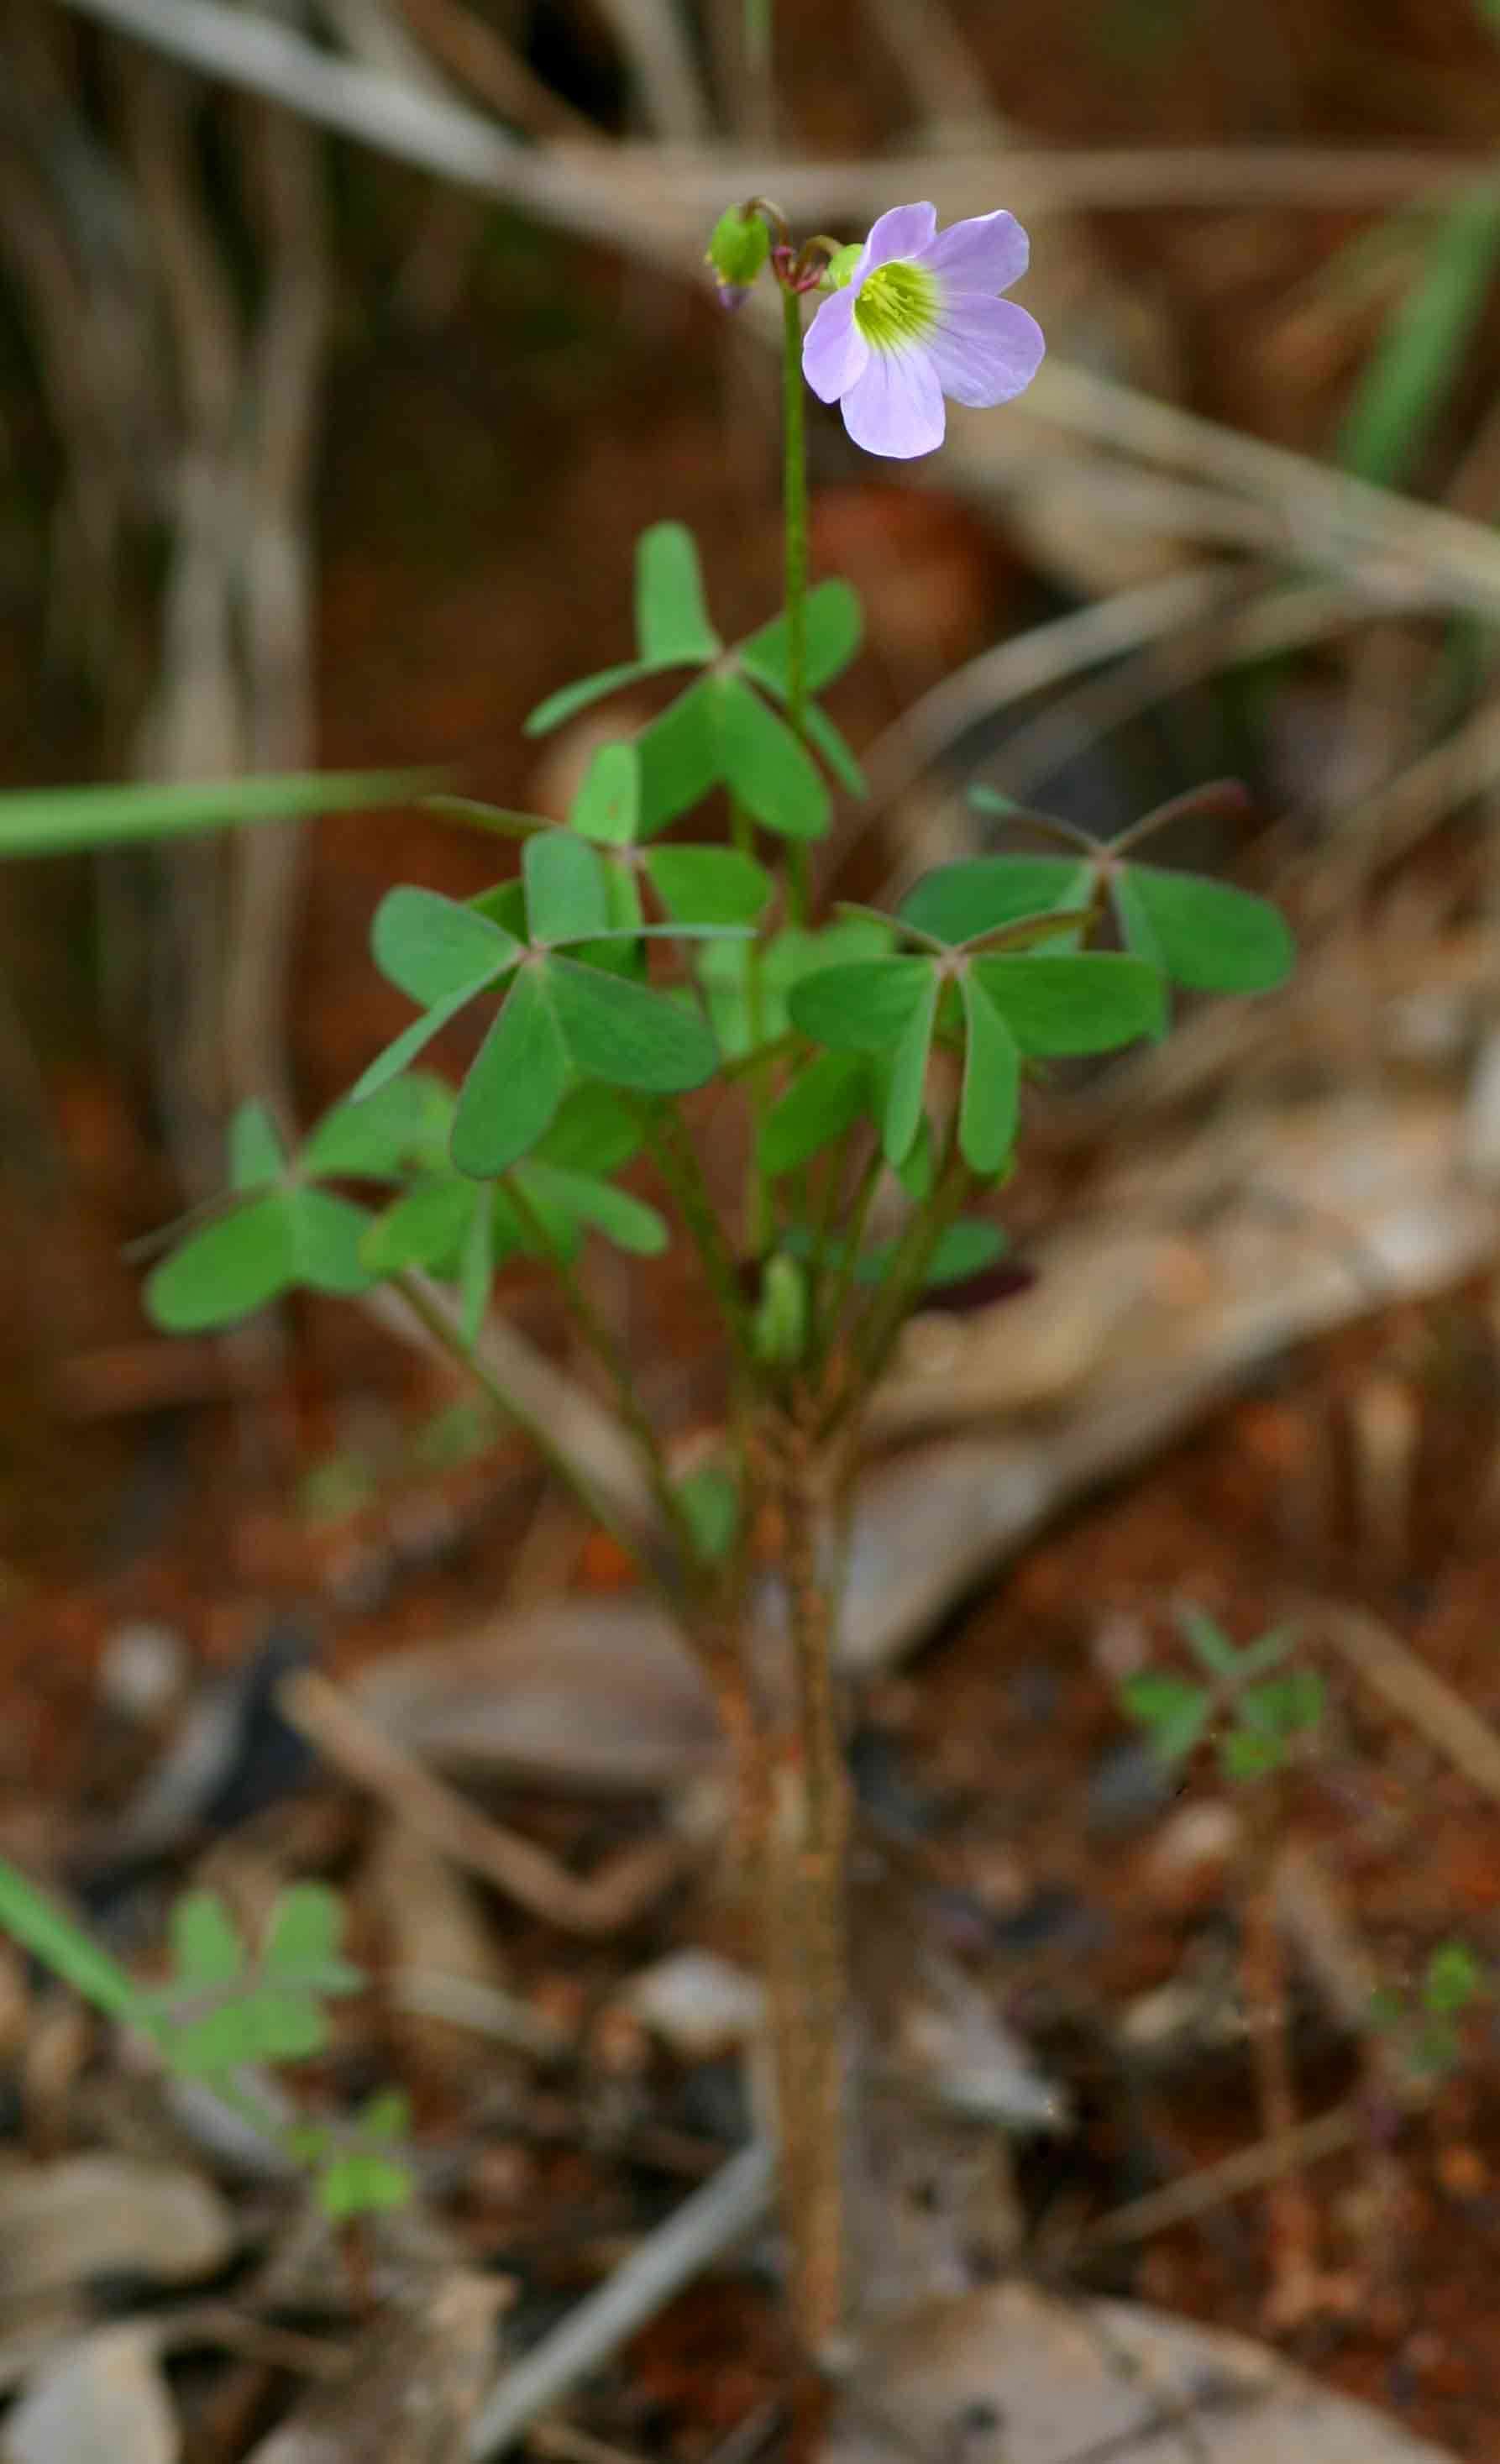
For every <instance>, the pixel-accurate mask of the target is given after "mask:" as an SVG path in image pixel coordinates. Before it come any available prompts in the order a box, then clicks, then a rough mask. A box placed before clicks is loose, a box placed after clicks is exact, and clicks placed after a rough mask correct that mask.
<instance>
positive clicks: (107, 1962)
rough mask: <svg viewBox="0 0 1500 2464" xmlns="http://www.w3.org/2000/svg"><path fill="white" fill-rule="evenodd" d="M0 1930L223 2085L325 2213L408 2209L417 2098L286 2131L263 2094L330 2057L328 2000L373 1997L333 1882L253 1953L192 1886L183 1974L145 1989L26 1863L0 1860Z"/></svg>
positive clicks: (170, 2064) (294, 1909) (198, 2076)
mask: <svg viewBox="0 0 1500 2464" xmlns="http://www.w3.org/2000/svg"><path fill="white" fill-rule="evenodd" d="M0 1925H4V1927H5V1929H6V1931H7V1932H9V1933H10V1934H11V1935H13V1936H14V1938H15V1940H16V1941H17V1942H19V1943H21V1944H22V1945H23V1946H24V1947H25V1948H26V1949H27V1950H29V1951H30V1952H31V1953H32V1955H33V1957H34V1958H36V1959H39V1960H40V1961H41V1962H42V1964H43V1966H44V1967H47V1968H49V1969H52V1971H53V1973H54V1974H55V1975H56V1976H60V1977H61V1978H62V1979H63V1980H64V1982H65V1983H67V1984H69V1985H71V1986H73V1987H74V1988H75V1990H76V1991H77V1992H79V1993H81V1994H82V1995H83V1996H84V1998H85V2000H87V2001H89V2002H92V2003H93V2004H94V2006H95V2008H96V2009H97V2010H100V2011H102V2012H104V2013H105V2014H106V2016H108V2017H109V2018H112V2019H118V2020H120V2021H121V2022H122V2023H123V2024H125V2025H126V2026H128V2027H133V2028H137V2029H139V2030H140V2031H141V2033H142V2035H144V2036H147V2037H149V2038H150V2040H151V2042H152V2043H153V2044H154V2045H155V2046H156V2049H157V2051H158V2053H159V2054H160V2056H161V2057H162V2060H163V2062H164V2063H165V2067H166V2068H167V2069H168V2070H169V2071H172V2072H175V2074H176V2075H177V2077H178V2078H179V2079H194V2080H198V2081H200V2082H202V2083H203V2084H204V2085H206V2086H208V2087H210V2088H211V2089H212V2090H213V2091H214V2093H215V2094H217V2095H218V2096H220V2097H222V2098H223V2100H224V2101H225V2102H226V2103H228V2104H231V2105H232V2106H233V2107H234V2108H235V2110H236V2111H237V2112H240V2113H242V2114H243V2115H244V2117H245V2119H246V2120H247V2121H248V2122H250V2123H253V2124H254V2127H255V2128H256V2129H258V2130H261V2131H262V2132H264V2134H265V2135H266V2136H267V2137H268V2138H272V2139H275V2140H276V2142H277V2143H278V2144H279V2145H281V2146H282V2147H283V2148H284V2149H285V2150H286V2152H287V2153H288V2154H289V2155H291V2156H293V2157H294V2158H296V2159H297V2161H298V2163H301V2164H305V2165H307V2166H308V2167H310V2168H311V2170H312V2174H313V2178H314V2181H315V2183H316V2185H317V2189H318V2196H319V2200H320V2204H321V2206H322V2208H323V2211H324V2212H325V2213H326V2214H327V2215H329V2216H330V2217H332V2218H334V2219H335V2220H336V2221H341V2222H342V2221H346V2220H347V2219H348V2218H349V2217H351V2216H355V2215H360V2214H364V2213H369V2212H371V2211H375V2210H380V2209H386V2208H392V2207H400V2206H404V2205H405V2203H406V2201H407V2200H408V2198H409V2196H410V2190H411V2184H410V2177H409V2175H408V2171H407V2168H406V2166H405V2164H404V2162H403V2161H402V2158H401V2156H400V2153H399V2150H398V2147H397V2145H396V2144H395V2143H397V2142H398V2141H399V2140H400V2138H401V2137H402V2135H403V2134H404V2132H405V2130H406V2127H407V2111H406V2103H405V2100H404V2099H402V2098H401V2097H399V2096H394V2095H386V2096H377V2097H376V2098H374V2099H373V2100H372V2101H370V2102H369V2103H368V2104H367V2105H366V2106H365V2107H364V2110H363V2112H362V2113H361V2114H360V2115H359V2116H358V2118H357V2119H356V2121H355V2122H354V2123H351V2124H343V2123H307V2124H304V2123H294V2124H293V2125H292V2126H291V2128H290V2129H288V2128H286V2127H284V2126H283V2125H282V2124H281V2123H279V2122H278V2120H277V2118H276V2116H275V2115H274V2114H273V2113H271V2112H270V2111H269V2109H268V2108H267V2107H266V2105H265V2103H264V2101H263V2100H262V2098H261V2097H260V2096H259V2095H257V2093H256V2091H255V2086H254V2071H255V2069H256V2067H257V2066H259V2065H262V2064H266V2063H270V2062H296V2061H305V2060H307V2059H308V2058H309V2057H311V2056H313V2055H316V2054H320V2053H322V2052H323V2051H324V2050H325V2048H326V2047H327V2044H328V2042H329V2036H330V2029H329V2024H328V2014H327V2012H326V2010H325V2008H324V2005H325V2004H326V2003H328V2002H330V2001H333V2000H336V1999H337V1998H338V1997H340V1996H341V1995H343V1994H349V1993H358V1992H360V1991H363V1989H364V1975H363V1973H362V1972H361V1970H360V1969H357V1968H354V1967H351V1966H350V1964H349V1962H348V1961H347V1960H346V1959H344V1958H343V1956H342V1951H341V1948H340V1944H341V1939H342V1932H343V1906H342V1902H341V1900H340V1898H339V1895H338V1893H337V1892H336V1891H332V1890H330V1889H329V1888H328V1886H327V1884H326V1883H324V1882H294V1883H292V1884H291V1885H290V1887H289V1888H288V1889H286V1890H284V1891H283V1892H282V1893H281V1894H280V1896H279V1898H278V1899H277V1900H276V1904H275V1905H274V1907H273V1908H272V1911H271V1915H270V1919H269V1921H268V1923H267V1925H266V1929H265V1935H264V1939H263V1940H262V1942H261V1943H260V1946H259V1947H258V1949H252V1947H251V1946H250V1945H249V1944H248V1943H247V1942H246V1940H245V1937H244V1935H243V1933H242V1932H241V1930H240V1927H239V1925H238V1924H237V1923H236V1921H235V1918H234V1916H233V1914H232V1910H231V1909H230V1908H229V1907H228V1906H227V1905H226V1903H225V1902H224V1901H223V1900H222V1899H221V1898H220V1897H219V1895H218V1893H217V1892H216V1891H188V1892H187V1893H185V1894H184V1896H183V1897H182V1898H181V1899H180V1900H179V1901H178V1902H177V1903H176V1905H175V1906H174V1908H173V1910H172V1913H171V1920H170V1941H171V1953H172V1970H171V1974H170V1976H169V1977H168V1979H167V1981H166V1983H165V1985H159V1986H143V1985H140V1984H138V1983H137V1981H136V1979H135V1978H134V1977H133V1976H132V1975H131V1974H130V1972H129V1970H128V1969H124V1968H122V1967H121V1965H120V1964H119V1962H118V1961H117V1960H115V1959H114V1958H112V1957H111V1955H110V1953H109V1952H108V1951H106V1950H104V1949H102V1948H101V1947H100V1946H99V1944H98V1943H96V1942H95V1941H94V1939H93V1937H92V1935H90V1934H89V1933H88V1932H86V1931H85V1929H84V1927H83V1926H81V1925H78V1924H77V1923H76V1921H75V1920H74V1918H73V1917H72V1916H70V1915H69V1914H68V1913H67V1912H66V1911H65V1910H64V1909H62V1908H60V1907H58V1906H57V1905H56V1904H55V1902H54V1901H52V1900H50V1899H48V1898H47V1896H46V1894H45V1893H44V1892H42V1891H40V1890H38V1889H37V1888H36V1885H35V1884H34V1883H33V1882H31V1881H28V1879H27V1877H26V1876H25V1875H24V1874H22V1873H21V1872H20V1871H19V1870H18V1869H17V1868H16V1867H15V1866H13V1865H10V1864H7V1863H6V1862H5V1860H4V1859H0Z"/></svg>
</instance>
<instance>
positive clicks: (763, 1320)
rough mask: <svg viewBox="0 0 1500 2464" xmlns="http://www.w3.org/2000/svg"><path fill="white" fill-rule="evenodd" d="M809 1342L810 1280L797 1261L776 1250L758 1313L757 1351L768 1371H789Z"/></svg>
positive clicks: (768, 1263)
mask: <svg viewBox="0 0 1500 2464" xmlns="http://www.w3.org/2000/svg"><path fill="white" fill-rule="evenodd" d="M806 1341H807V1279H806V1277H805V1275H804V1273H803V1270H802V1268H801V1267H800V1266H799V1265H798V1264H797V1261H796V1259H795V1258H788V1257H787V1255H786V1253H785V1251H784V1250H783V1249H777V1250H773V1252H772V1254H771V1256H770V1257H769V1258H767V1260H766V1262H765V1272H764V1274H763V1276H762V1278H761V1303H760V1307H759V1308H758V1309H757V1310H756V1313H755V1348H756V1353H757V1355H758V1357H759V1358H760V1359H761V1360H763V1361H764V1363H765V1365H766V1367H767V1368H768V1369H789V1368H790V1367H791V1366H792V1364H793V1362H794V1361H798V1360H800V1359H801V1358H802V1355H803V1351H804V1348H805V1344H806Z"/></svg>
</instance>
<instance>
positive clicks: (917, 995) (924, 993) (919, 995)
mask: <svg viewBox="0 0 1500 2464" xmlns="http://www.w3.org/2000/svg"><path fill="white" fill-rule="evenodd" d="M936 982H937V969H936V966H935V963H934V961H933V960H932V959H931V958H916V957H893V958H855V959H851V960H848V961H846V962H845V963H844V964H843V965H842V966H831V967H820V968H819V969H818V971H817V973H816V974H814V975H809V976H805V977H804V978H803V979H802V980H801V982H800V983H796V984H794V985H793V986H792V989H791V992H790V994H789V996H788V999H787V1008H788V1010H789V1012H790V1015H791V1020H792V1023H793V1025H794V1026H797V1027H800V1028H801V1030H802V1032H803V1034H804V1035H810V1036H811V1037H812V1038H813V1040H814V1042H815V1043H818V1044H832V1045H841V1046H842V1047H843V1048H844V1049H846V1050H848V1051H851V1052H883V1051H885V1050H887V1049H888V1047H890V1046H891V1045H896V1044H898V1043H899V1042H900V1039H901V1037H902V1035H903V1034H904V1033H905V1031H906V1029H907V1027H908V1026H909V1025H910V1024H911V1022H912V1020H913V1018H914V1016H915V1013H916V1012H917V1011H918V1010H919V1009H920V1008H921V1007H922V1005H923V1003H924V1001H926V1000H927V999H928V997H929V993H930V990H931V989H932V988H933V987H935V986H936Z"/></svg>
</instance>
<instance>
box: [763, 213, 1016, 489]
mask: <svg viewBox="0 0 1500 2464" xmlns="http://www.w3.org/2000/svg"><path fill="white" fill-rule="evenodd" d="M1029 253H1030V250H1029V244H1028V242H1027V239H1026V232H1025V231H1023V230H1022V228H1021V225H1020V224H1019V223H1018V222H1017V220H1016V218H1015V216H1014V214H1007V213H993V214H979V215H977V216H975V218H974V219H973V220H972V221H969V222H961V223H950V224H949V226H948V229H947V230H946V231H938V229H937V209H936V208H935V207H933V206H893V207H892V209H891V210H890V212H889V213H884V214H882V215H881V217H880V219H879V221H878V222H877V223H876V224H875V226H874V229H873V230H872V231H871V234H870V237H869V238H868V239H867V240H866V242H865V245H864V247H863V248H862V249H861V250H860V251H859V253H858V254H857V256H856V257H855V258H854V261H853V264H852V265H851V266H850V268H849V278H848V281H847V282H845V283H844V284H843V285H842V286H841V287H840V288H839V289H838V290H835V291H834V292H833V293H832V294H831V296H830V297H828V298H827V299H825V300H824V302H823V305H822V306H821V307H820V309H819V310H818V313H817V315H816V317H814V319H813V320H812V323H811V324H810V325H809V326H808V328H807V334H806V339H805V341H804V343H803V354H802V364H803V373H804V375H805V377H806V380H807V383H808V384H809V385H811V387H812V389H813V392H814V393H815V394H816V395H817V396H818V397H819V400H820V401H822V402H836V403H837V404H838V405H839V407H840V408H841V409H842V411H843V413H844V425H845V427H846V428H847V429H849V434H850V436H851V437H852V438H853V440H854V442H855V444H856V445H862V446H863V447H864V449H865V451H866V452H867V453H889V454H893V455H895V456H897V457H899V458H900V459H902V460H908V459H910V457H911V456H912V455H913V454H916V453H931V452H932V451H934V450H935V449H936V448H937V446H939V445H940V444H941V443H942V439H943V429H944V425H945V422H946V416H947V414H946V413H945V411H944V409H943V400H942V398H943V395H944V394H950V395H951V396H952V398H953V400H954V401H955V402H962V403H969V404H972V405H974V406H976V407H980V408H987V407H990V406H991V405H993V404H995V403H1000V402H1009V401H1010V400H1011V399H1012V398H1013V396H1015V395H1016V394H1018V393H1021V392H1023V391H1024V390H1025V388H1026V386H1027V385H1029V384H1030V382H1031V380H1032V378H1033V377H1034V376H1035V374H1036V372H1037V369H1038V367H1039V365H1040V364H1041V359H1042V353H1043V350H1044V348H1045V347H1046V346H1045V344H1044V342H1043V340H1042V329H1041V327H1040V326H1039V325H1038V323H1037V321H1036V319H1035V318H1034V317H1028V316H1027V314H1026V310H1025V309H1024V308H1018V307H1017V306H1016V304H1015V302H1014V300H1011V299H1001V298H999V297H997V296H996V295H997V294H998V293H999V292H1002V291H1006V290H1008V289H1009V287H1010V285H1011V283H1013V282H1014V281H1016V280H1017V278H1018V277H1019V276H1020V275H1023V274H1025V272H1026V258H1027V256H1028V255H1029ZM840 271H841V268H840V267H839V266H838V265H837V264H835V267H834V278H835V280H837V278H838V275H839V272H840Z"/></svg>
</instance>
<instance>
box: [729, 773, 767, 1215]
mask: <svg viewBox="0 0 1500 2464" xmlns="http://www.w3.org/2000/svg"><path fill="white" fill-rule="evenodd" d="M729 827H730V834H731V837H732V838H733V841H734V844H735V846H736V847H738V848H739V850H740V852H741V854H743V855H750V856H753V855H754V853H755V823H754V820H753V819H752V817H751V815H750V813H749V811H748V810H747V808H746V806H745V805H744V804H743V803H741V801H740V799H739V797H738V796H731V797H730V800H729ZM764 964H765V945H764V943H763V941H762V940H761V929H759V928H758V930H757V932H756V935H755V938H754V940H753V941H750V942H748V943H747V944H746V947H745V1017H746V1020H747V1023H748V1025H749V1030H750V1066H749V1070H748V1072H747V1076H746V1081H745V1084H746V1090H747V1092H748V1094H749V1098H750V1153H749V1156H748V1158H747V1161H746V1164H745V1199H744V1207H745V1247H746V1249H747V1250H748V1251H749V1254H750V1255H751V1257H753V1258H761V1257H763V1256H764V1255H765V1252H766V1250H767V1248H768V1247H769V1246H770V1241H771V1225H772V1220H773V1217H772V1206H771V1192H770V1188H769V1185H768V1183H767V1181H766V1177H765V1175H764V1173H763V1172H762V1171H761V1124H762V1122H763V1121H764V1119H765V1116H766V1113H767V1112H768V1111H770V1108H771V1091H772V1090H771V1079H770V1073H769V1070H768V1067H767V1065H766V1063H765V1062H764V1060H763V1059H762V1058H761V1049H760V1045H761V1030H762V1027H763V1024H764V1019H765V982H764Z"/></svg>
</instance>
